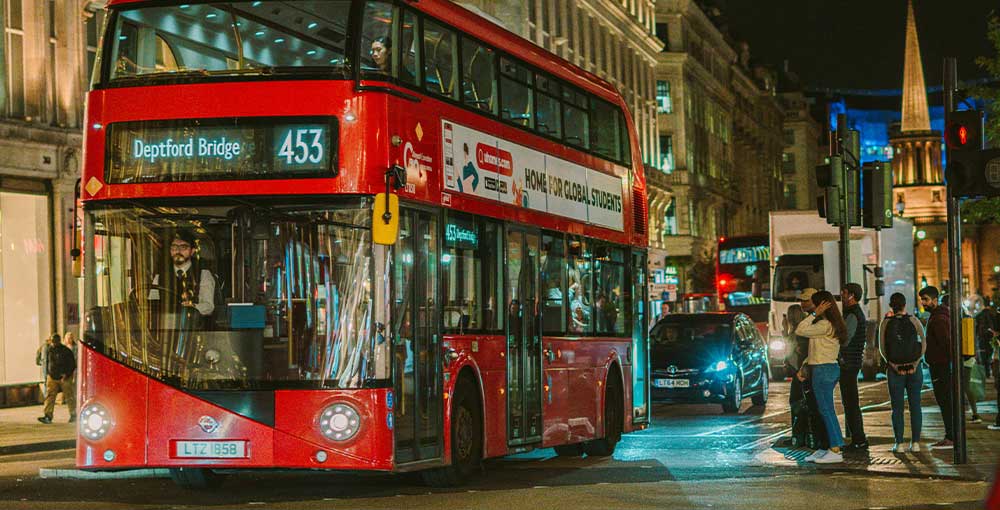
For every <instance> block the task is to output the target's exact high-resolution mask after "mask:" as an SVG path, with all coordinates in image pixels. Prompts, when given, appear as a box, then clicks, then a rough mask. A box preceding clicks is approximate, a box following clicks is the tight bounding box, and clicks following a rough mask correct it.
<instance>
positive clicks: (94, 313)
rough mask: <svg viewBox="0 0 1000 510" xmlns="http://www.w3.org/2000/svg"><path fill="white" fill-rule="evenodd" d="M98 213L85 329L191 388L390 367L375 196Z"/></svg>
mask: <svg viewBox="0 0 1000 510" xmlns="http://www.w3.org/2000/svg"><path fill="white" fill-rule="evenodd" d="M88 214H89V222H88V227H87V228H88V230H89V232H88V236H87V239H88V240H87V245H86V246H85V253H86V261H85V267H86V278H85V281H86V282H87V285H86V288H85V302H86V304H87V305H86V306H87V308H86V309H87V315H86V324H85V332H84V341H85V342H86V343H88V344H89V345H91V346H93V347H94V348H95V349H97V350H98V351H100V352H102V353H103V354H105V355H107V356H109V357H111V358H113V359H116V360H118V361H120V362H122V363H124V364H127V365H129V366H131V367H133V368H135V369H137V370H139V371H141V372H143V373H144V374H147V375H150V376H152V377H155V378H157V379H160V380H162V381H164V382H167V383H168V384H171V385H174V386H176V387H179V388H182V389H189V390H211V389H280V388H358V387H360V386H361V385H362V383H363V382H364V381H365V380H369V379H381V378H387V377H388V375H387V374H386V373H385V372H387V370H386V369H385V367H383V368H381V369H376V368H374V363H373V362H372V359H373V356H375V355H376V350H377V348H376V347H375V346H374V345H373V343H372V342H373V341H374V339H375V337H376V335H375V334H373V332H372V331H371V329H370V325H371V314H372V299H371V273H372V268H371V264H372V256H371V250H372V248H371V237H370V235H371V234H370V230H369V227H368V221H369V218H370V216H371V211H370V208H369V207H367V204H366V203H365V202H363V201H362V200H361V199H352V200H351V202H350V203H345V204H343V205H341V206H340V207H335V206H330V205H324V206H322V207H319V206H316V207H310V206H302V205H296V206H291V205H288V206H283V205H280V204H277V205H270V206H265V205H262V204H255V205H253V206H251V205H247V204H245V203H244V204H224V205H220V204H219V203H218V202H217V203H216V204H214V205H211V206H204V205H169V206H168V205H163V204H155V205H154V204H151V203H134V204H133V205H129V206H122V205H115V206H107V207H88ZM386 343H387V342H379V345H380V346H384V345H385V344H386ZM382 359H387V355H386V354H385V353H382Z"/></svg>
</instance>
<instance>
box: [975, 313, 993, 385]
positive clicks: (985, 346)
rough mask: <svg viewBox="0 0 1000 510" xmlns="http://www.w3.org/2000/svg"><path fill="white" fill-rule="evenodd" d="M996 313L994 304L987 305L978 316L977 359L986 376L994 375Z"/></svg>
mask: <svg viewBox="0 0 1000 510" xmlns="http://www.w3.org/2000/svg"><path fill="white" fill-rule="evenodd" d="M995 326H996V313H995V312H994V311H993V307H992V306H986V307H985V308H983V311H981V312H979V315H977V316H976V359H977V361H978V362H979V364H980V365H982V367H983V371H984V372H985V374H986V377H987V378H988V377H990V376H991V375H992V368H993V367H991V366H990V365H992V361H993V331H994V330H995V329H996V328H995Z"/></svg>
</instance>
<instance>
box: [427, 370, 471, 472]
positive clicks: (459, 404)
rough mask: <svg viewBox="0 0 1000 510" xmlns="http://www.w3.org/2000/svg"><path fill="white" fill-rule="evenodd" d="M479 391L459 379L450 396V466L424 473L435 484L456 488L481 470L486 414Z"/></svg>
mask: <svg viewBox="0 0 1000 510" xmlns="http://www.w3.org/2000/svg"><path fill="white" fill-rule="evenodd" d="M477 393H478V392H477V391H476V390H475V386H473V385H472V384H471V383H469V382H464V383H463V382H462V381H459V384H458V387H457V388H456V389H455V392H454V394H453V395H452V399H451V465H450V466H445V467H442V468H436V469H428V470H426V471H423V472H422V473H421V474H422V476H423V479H424V483H426V484H427V485H430V486H433V487H454V486H456V485H461V484H463V483H465V482H466V481H467V480H468V479H469V478H471V477H472V476H473V475H474V474H476V472H477V471H479V469H480V467H481V464H482V458H483V416H482V407H481V406H480V405H479V399H478V394H477Z"/></svg>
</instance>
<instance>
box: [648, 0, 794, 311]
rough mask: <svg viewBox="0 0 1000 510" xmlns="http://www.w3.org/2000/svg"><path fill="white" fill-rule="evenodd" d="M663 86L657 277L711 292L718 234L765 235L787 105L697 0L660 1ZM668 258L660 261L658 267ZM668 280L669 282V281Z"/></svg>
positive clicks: (653, 228) (659, 81)
mask: <svg viewBox="0 0 1000 510" xmlns="http://www.w3.org/2000/svg"><path fill="white" fill-rule="evenodd" d="M656 24H657V35H658V36H659V37H660V38H661V39H662V40H663V41H664V43H665V45H664V48H663V51H662V52H661V53H660V54H659V55H658V56H657V69H656V89H657V112H658V116H659V118H658V124H659V140H658V141H659V146H660V147H659V149H660V151H659V154H660V161H659V163H658V164H656V165H652V166H651V167H648V168H647V172H646V175H647V182H649V183H651V187H653V188H654V189H658V190H663V192H662V193H651V194H650V200H649V216H650V218H649V225H650V227H649V230H650V246H651V249H650V261H651V266H650V268H651V273H652V279H653V280H654V281H656V280H658V279H659V278H660V276H659V274H658V273H660V272H664V273H665V274H675V275H677V277H676V280H677V281H676V285H677V290H678V291H679V292H680V293H684V294H690V293H711V292H713V291H714V286H715V274H714V269H715V262H714V259H715V251H716V247H717V241H718V238H719V237H720V236H726V235H740V234H755V233H766V232H767V221H768V220H767V218H768V212H769V211H770V210H771V209H772V208H774V206H775V205H777V204H778V203H779V200H780V197H781V196H782V195H781V193H782V188H781V157H782V149H783V144H782V127H781V126H782V121H783V114H782V110H781V104H780V102H779V101H778V98H777V97H776V96H775V93H774V82H775V80H774V79H773V76H772V75H771V73H769V72H767V71H765V70H763V69H757V70H753V69H752V68H751V66H750V62H749V49H748V48H747V47H746V45H741V46H740V47H739V51H738V50H737V49H736V48H734V45H733V44H732V43H731V42H730V40H729V39H728V37H727V36H726V34H724V33H723V32H722V31H720V30H719V29H718V28H717V26H716V25H715V23H714V22H713V21H712V20H711V19H710V18H709V17H708V16H707V15H706V14H705V12H704V11H703V10H702V9H701V8H700V7H699V6H698V4H697V3H696V2H694V1H692V0H659V1H658V2H657V4H656ZM660 258H663V259H665V262H664V263H663V267H662V268H661V267H659V266H657V265H654V264H655V263H659V261H658V260H657V259H660ZM667 283H669V282H667Z"/></svg>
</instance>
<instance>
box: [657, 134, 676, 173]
mask: <svg viewBox="0 0 1000 510" xmlns="http://www.w3.org/2000/svg"><path fill="white" fill-rule="evenodd" d="M660 170H662V171H663V172H664V173H668V174H669V173H673V171H674V137H673V136H671V135H660Z"/></svg>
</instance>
